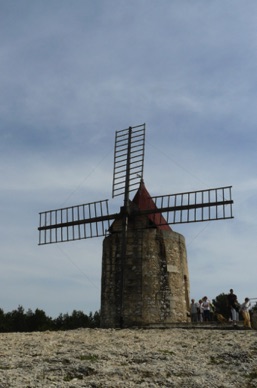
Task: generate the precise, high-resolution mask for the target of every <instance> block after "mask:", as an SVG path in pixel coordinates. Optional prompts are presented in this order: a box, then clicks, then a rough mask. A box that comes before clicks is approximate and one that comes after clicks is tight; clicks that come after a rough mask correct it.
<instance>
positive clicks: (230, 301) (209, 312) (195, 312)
mask: <svg viewBox="0 0 257 388" xmlns="http://www.w3.org/2000/svg"><path fill="white" fill-rule="evenodd" d="M227 307H228V312H229V315H230V321H231V322H232V323H233V325H237V322H238V321H239V312H240V313H241V314H242V317H243V320H244V327H246V328H249V329H251V317H250V308H251V302H250V299H249V298H245V300H244V302H243V303H242V304H240V303H239V302H238V300H237V296H236V295H235V294H234V291H233V289H231V290H230V291H229V294H228V295H227ZM214 313H215V307H214V305H213V304H212V303H211V301H210V300H209V299H208V297H207V296H204V297H203V298H202V299H200V300H199V301H198V302H196V301H195V299H191V305H190V316H191V321H192V322H205V321H212V320H214ZM219 315H220V314H219Z"/></svg>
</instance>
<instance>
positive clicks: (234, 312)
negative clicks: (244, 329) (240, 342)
mask: <svg viewBox="0 0 257 388" xmlns="http://www.w3.org/2000/svg"><path fill="white" fill-rule="evenodd" d="M227 301H228V307H229V310H230V314H231V319H232V322H233V325H234V326H236V323H237V322H238V321H239V313H238V307H239V303H238V301H237V296H236V295H235V294H234V290H233V289H232V288H231V289H230V291H229V294H228V296H227Z"/></svg>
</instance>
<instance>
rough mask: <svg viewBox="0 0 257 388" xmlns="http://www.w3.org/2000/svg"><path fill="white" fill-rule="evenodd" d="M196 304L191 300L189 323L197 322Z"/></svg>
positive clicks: (197, 306)
mask: <svg viewBox="0 0 257 388" xmlns="http://www.w3.org/2000/svg"><path fill="white" fill-rule="evenodd" d="M198 308H199V305H198V303H196V302H195V300H194V299H191V305H190V315H191V322H197V321H198V314H197V313H198Z"/></svg>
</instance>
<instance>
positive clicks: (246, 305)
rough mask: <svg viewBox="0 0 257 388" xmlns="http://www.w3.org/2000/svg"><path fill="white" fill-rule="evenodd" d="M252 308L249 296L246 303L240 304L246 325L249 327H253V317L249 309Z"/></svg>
mask: <svg viewBox="0 0 257 388" xmlns="http://www.w3.org/2000/svg"><path fill="white" fill-rule="evenodd" d="M250 308H251V302H250V299H249V298H245V301H244V303H242V304H241V306H240V311H241V314H242V317H243V319H244V327H245V328H247V329H251V328H252V326H251V319H250V313H249V310H250Z"/></svg>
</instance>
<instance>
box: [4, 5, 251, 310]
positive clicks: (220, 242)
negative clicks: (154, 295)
mask: <svg viewBox="0 0 257 388" xmlns="http://www.w3.org/2000/svg"><path fill="white" fill-rule="evenodd" d="M256 11H257V5H256V2H255V1H248V3H247V7H245V6H244V5H242V4H241V3H240V2H236V3H235V2H233V3H232V2H231V1H228V2H226V3H224V2H221V1H218V2H205V1H202V0H197V1H194V2H190V1H185V2H181V1H178V0H176V1H173V2H170V1H168V0H164V1H162V2H161V3H158V4H156V2H154V1H151V0H150V1H149V0H147V1H146V0H141V1H134V0H132V1H130V2H127V1H117V0H110V1H108V2H105V1H98V2H85V1H81V0H77V1H76V7H74V5H73V4H71V3H70V2H69V1H65V0H62V1H60V0H57V1H55V2H54V3H53V2H51V1H44V2H40V1H39V2H31V1H27V0H25V1H23V2H20V1H15V0H14V1H13V2H11V3H10V2H2V3H1V16H0V18H1V20H0V21H1V31H2V33H1V36H0V42H1V54H0V55H1V61H0V87H1V94H0V127H1V131H0V179H1V190H0V211H1V223H0V242H1V254H0V259H1V263H2V279H1V280H2V283H1V284H2V286H1V287H2V288H1V290H2V294H3V295H7V296H6V298H5V300H4V302H3V303H4V308H5V309H7V310H9V309H11V308H15V307H17V305H18V304H22V303H24V307H28V308H29V307H35V308H37V307H38V308H44V309H45V310H46V311H50V312H51V314H53V315H56V314H58V313H59V312H61V311H63V312H64V311H70V310H71V309H73V308H78V309H84V308H85V309H87V308H89V309H91V310H94V309H95V310H96V309H98V308H99V307H100V300H99V289H100V278H101V248H102V245H101V244H102V240H101V239H92V240H93V241H91V240H86V241H83V242H77V243H71V244H63V245H61V248H60V250H59V248H55V246H53V245H51V246H48V247H38V246H37V242H38V236H37V224H38V213H39V212H40V211H44V210H48V209H53V208H59V207H65V206H71V205H75V204H80V203H88V202H91V201H98V200H101V199H105V198H109V199H110V206H111V210H112V211H114V212H117V211H119V207H120V206H121V205H122V200H123V199H122V197H119V198H115V199H111V188H112V187H111V185H112V173H113V147H114V135H115V131H116V130H120V129H124V128H127V127H128V126H130V125H132V126H133V125H137V124H142V123H146V150H145V168H144V170H145V172H144V178H145V182H146V186H147V188H148V190H149V192H150V193H151V194H152V195H165V194H172V193H176V192H182V191H193V190H199V189H206V188H212V187H220V186H226V185H233V189H232V193H233V198H234V201H235V203H234V216H235V218H234V220H231V221H224V222H217V223H216V222H215V223H210V225H209V224H208V226H205V225H206V224H201V225H199V224H193V225H176V226H174V228H173V229H174V230H178V231H179V232H180V233H182V234H183V235H185V237H186V241H187V243H188V247H187V249H188V259H189V266H190V275H191V276H190V277H191V292H192V295H193V296H194V297H195V298H198V297H201V296H203V295H202V293H206V294H208V296H209V297H215V296H216V295H215V294H218V293H219V292H222V291H226V290H227V289H229V288H231V287H232V288H234V289H235V291H236V290H237V292H238V294H239V295H240V297H241V298H243V297H245V294H249V295H250V294H251V296H254V284H255V281H254V278H253V276H254V275H253V274H254V273H255V271H254V268H255V259H254V257H255V251H256V249H255V244H254V242H255V236H254V231H255V219H256V204H255V200H254V199H255V196H256V179H255V175H256V172H255V166H256V140H257V139H256V130H255V123H256V107H255V89H256V83H257V77H256V66H255V64H256V60H257V54H256V53H257V51H256V36H255V31H256V22H255V15H256ZM91 244H92V245H91ZM68 257H69V258H70V259H69V258H68ZM73 261H74V263H73ZM96 263H97V264H96ZM71 268H72V269H71ZM83 274H86V276H84V275H83ZM241 274H243V275H242V276H241ZM88 278H89V279H93V280H94V283H96V284H97V285H98V286H99V289H98V290H95V288H94V286H92V284H91V283H90V281H88ZM6 279H8V281H7V280H6ZM6 290H8V292H6Z"/></svg>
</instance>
